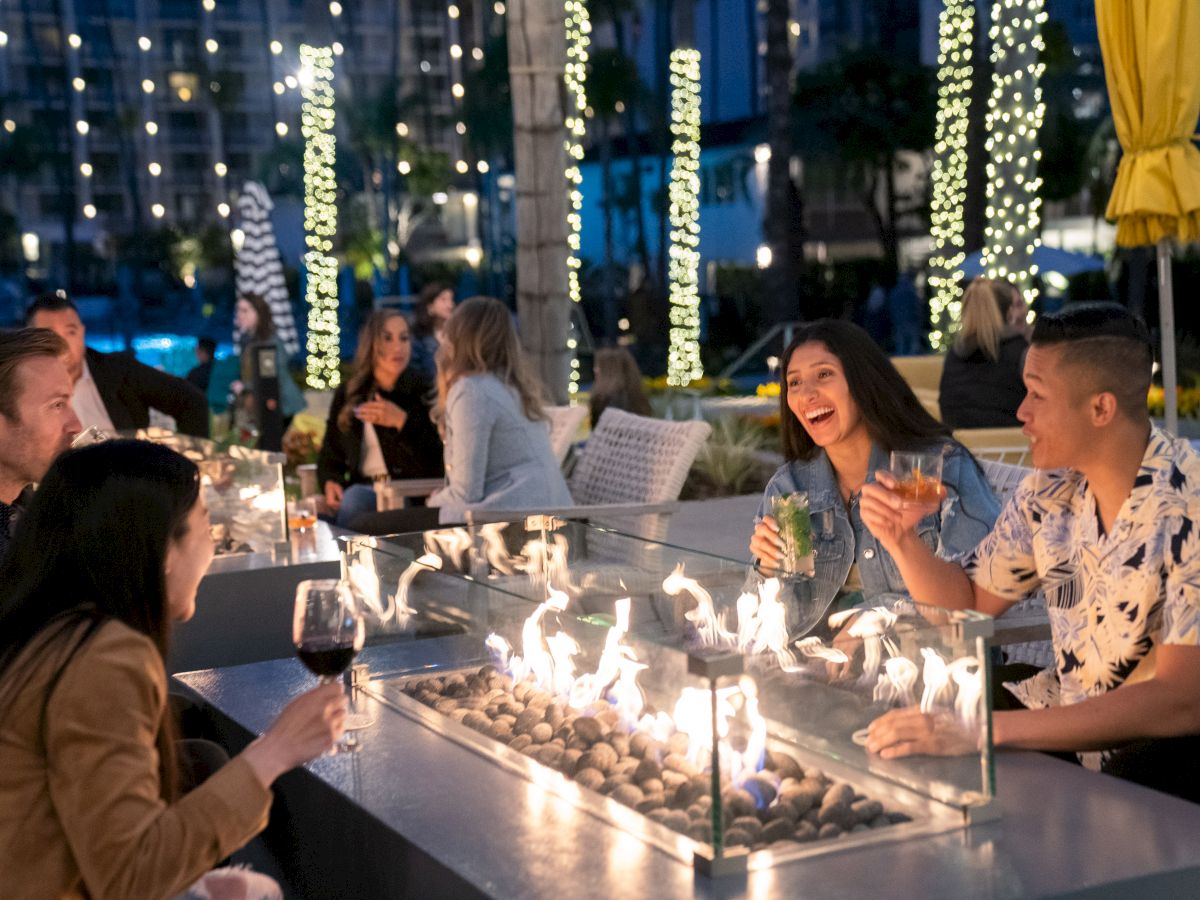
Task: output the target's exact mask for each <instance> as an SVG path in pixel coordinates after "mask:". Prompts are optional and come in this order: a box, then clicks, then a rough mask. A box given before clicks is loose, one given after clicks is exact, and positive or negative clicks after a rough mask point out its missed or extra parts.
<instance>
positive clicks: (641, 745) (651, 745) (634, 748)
mask: <svg viewBox="0 0 1200 900" xmlns="http://www.w3.org/2000/svg"><path fill="white" fill-rule="evenodd" d="M661 746H662V745H661V744H659V742H658V741H656V740H655V739H654V738H652V737H651V736H650V735H648V734H646V733H645V732H644V731H637V732H634V733H633V734H632V735H630V737H629V752H630V754H631V755H633V756H636V757H637V758H638V759H652V760H657V759H658V758H659V754H658V750H659V749H660V748H661Z"/></svg>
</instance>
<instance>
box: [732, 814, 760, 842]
mask: <svg viewBox="0 0 1200 900" xmlns="http://www.w3.org/2000/svg"><path fill="white" fill-rule="evenodd" d="M729 827H730V828H731V829H733V828H737V829H739V830H741V831H744V832H746V834H748V835H750V841H751V843H755V842H757V841H759V840H761V838H762V833H763V827H762V822H760V821H758V819H757V818H756V817H755V816H738V817H737V818H736V819H734V820H733V821H732V822H730V823H729Z"/></svg>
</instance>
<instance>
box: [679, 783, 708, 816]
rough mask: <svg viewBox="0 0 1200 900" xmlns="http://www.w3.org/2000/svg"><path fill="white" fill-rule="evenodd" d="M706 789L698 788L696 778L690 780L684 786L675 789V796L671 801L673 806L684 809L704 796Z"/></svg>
mask: <svg viewBox="0 0 1200 900" xmlns="http://www.w3.org/2000/svg"><path fill="white" fill-rule="evenodd" d="M704 790H705V789H704V788H703V787H702V786H697V784H696V780H695V779H694V778H689V779H688V780H687V781H685V782H684V783H683V784H681V785H679V786H678V787H677V788H675V796H674V797H673V798H672V800H671V805H672V806H677V807H679V808H680V809H684V808H686V807H688V806H691V805H692V804H693V803H695V802H696V799H697V798H699V797H700V796H702V795H703V794H704Z"/></svg>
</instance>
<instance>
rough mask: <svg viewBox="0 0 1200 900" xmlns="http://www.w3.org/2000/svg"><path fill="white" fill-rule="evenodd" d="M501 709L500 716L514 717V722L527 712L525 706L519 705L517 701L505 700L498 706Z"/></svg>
mask: <svg viewBox="0 0 1200 900" xmlns="http://www.w3.org/2000/svg"><path fill="white" fill-rule="evenodd" d="M497 706H499V707H500V714H501V715H505V716H512V717H513V721H516V718H517V716H519V715H520V714H521V713H523V712H525V704H524V703H519V702H517V701H516V700H504V701H502V702H501V703H499V704H497Z"/></svg>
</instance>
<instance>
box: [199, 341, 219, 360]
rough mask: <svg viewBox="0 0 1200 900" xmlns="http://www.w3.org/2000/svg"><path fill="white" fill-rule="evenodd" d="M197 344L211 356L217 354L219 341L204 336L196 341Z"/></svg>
mask: <svg viewBox="0 0 1200 900" xmlns="http://www.w3.org/2000/svg"><path fill="white" fill-rule="evenodd" d="M196 346H197V347H199V348H200V349H201V350H203V351H204V352H205V353H207V354H208V355H209V356H216V355H217V342H216V341H214V340H213V339H212V338H210V337H202V338H200V340H198V341H196Z"/></svg>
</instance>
